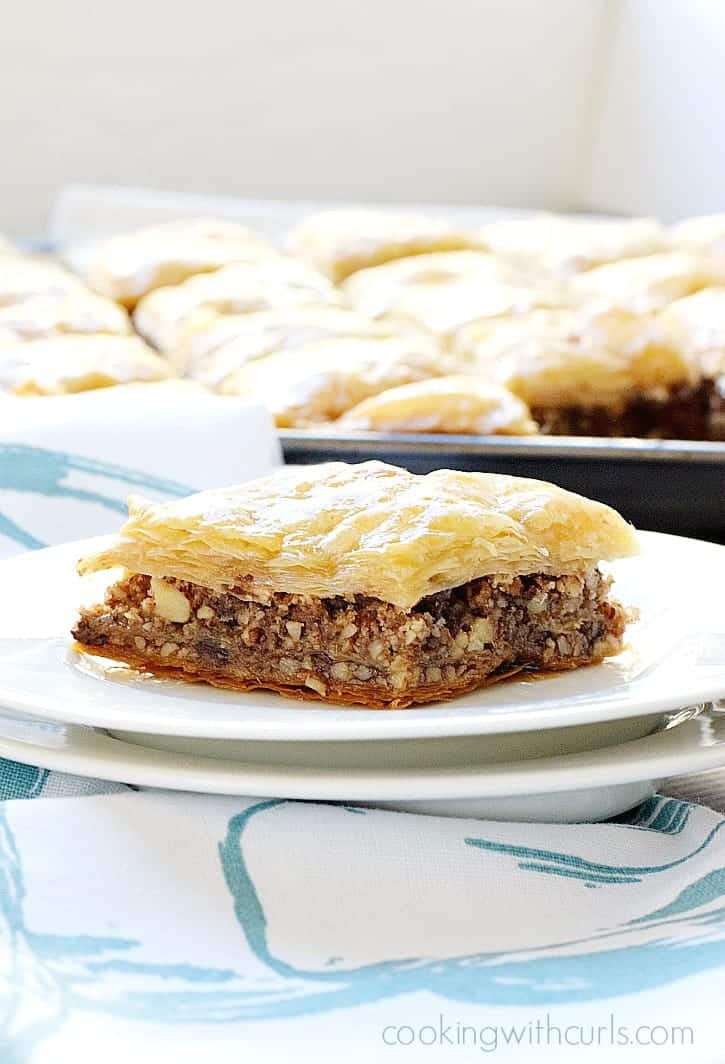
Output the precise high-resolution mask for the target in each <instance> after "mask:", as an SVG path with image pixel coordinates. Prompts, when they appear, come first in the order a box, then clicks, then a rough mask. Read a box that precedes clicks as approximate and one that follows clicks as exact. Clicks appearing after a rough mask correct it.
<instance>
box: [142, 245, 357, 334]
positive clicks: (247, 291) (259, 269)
mask: <svg viewBox="0 0 725 1064" xmlns="http://www.w3.org/2000/svg"><path fill="white" fill-rule="evenodd" d="M340 302H341V296H340V294H339V293H338V292H337V290H336V289H335V287H334V286H333V285H332V284H331V283H330V281H328V280H327V278H326V277H323V276H322V274H321V273H318V271H317V270H314V269H312V267H310V266H307V265H305V263H303V262H299V260H297V259H293V258H288V257H285V256H283V255H267V256H265V257H263V258H261V259H260V260H259V261H258V262H243V263H234V264H232V265H231V266H224V267H222V269H220V270H214V271H213V272H211V273H203V274H199V275H198V276H196V277H190V278H189V279H188V280H187V281H184V282H183V283H182V284H178V285H170V286H166V287H164V288H157V289H155V290H154V291H153V292H150V293H149V294H148V295H147V296H144V298H143V299H142V300H140V302H139V303H138V305H137V307H136V309H135V311H134V314H133V321H134V325H135V326H136V328H137V329H138V331H139V332H140V333H141V335H142V336H143V337H144V338H145V339H146V340H148V341H149V343H151V344H153V345H154V347H156V348H158V349H159V350H160V351H164V352H167V351H173V350H174V348H175V346H176V343H177V340H178V338H179V336H180V334H181V331H182V330H183V326H184V323H185V322H186V321H187V320H188V319H189V318H190V317H191V316H192V315H193V314H194V313H195V312H196V311H200V310H211V311H216V312H217V313H219V314H249V313H252V312H254V311H262V310H270V309H274V308H284V307H295V306H325V305H328V306H334V305H336V304H339V303H340Z"/></svg>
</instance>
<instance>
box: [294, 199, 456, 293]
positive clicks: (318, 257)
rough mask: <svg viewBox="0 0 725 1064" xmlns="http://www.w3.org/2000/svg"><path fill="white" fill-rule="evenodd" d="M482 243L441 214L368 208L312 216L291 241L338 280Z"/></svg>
mask: <svg viewBox="0 0 725 1064" xmlns="http://www.w3.org/2000/svg"><path fill="white" fill-rule="evenodd" d="M476 246H477V241H476V238H475V237H474V236H473V235H471V234H469V233H466V232H465V231H464V230H463V229H460V228H456V227H454V226H452V225H450V224H449V223H448V222H446V221H443V220H441V219H438V218H426V217H422V216H421V215H418V214H408V213H402V212H401V213H394V212H392V211H383V210H370V209H362V208H359V209H340V210H329V211H323V212H322V213H321V214H315V215H312V216H311V217H309V218H307V219H305V221H303V222H301V223H300V224H299V225H298V226H297V228H296V229H294V230H293V231H292V233H291V234H290V237H289V242H288V248H289V250H290V251H291V253H292V254H294V255H298V256H299V257H300V258H303V259H305V260H306V261H307V262H310V263H311V264H312V265H313V266H315V267H316V268H317V269H318V270H321V271H322V272H323V273H324V274H326V275H327V276H328V277H329V278H331V280H333V281H335V282H336V283H339V282H340V281H344V280H345V278H346V277H349V276H350V274H352V273H355V272H357V271H358V270H363V269H367V268H368V267H371V266H379V265H381V264H382V263H385V262H392V261H393V260H395V259H403V258H407V257H409V256H412V255H421V254H425V253H427V252H433V251H458V250H461V249H464V248H470V247H476Z"/></svg>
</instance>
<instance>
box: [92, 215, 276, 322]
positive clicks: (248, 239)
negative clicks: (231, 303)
mask: <svg viewBox="0 0 725 1064" xmlns="http://www.w3.org/2000/svg"><path fill="white" fill-rule="evenodd" d="M275 254H276V251H275V249H274V247H273V246H272V244H271V243H270V242H269V241H268V240H266V239H265V238H264V237H263V236H260V235H259V234H258V233H253V232H252V231H251V230H250V229H247V228H246V226H243V225H238V224H237V223H236V222H229V221H224V220H219V219H214V218H187V219H182V220H179V221H173V222H163V223H161V224H160V225H151V226H147V227H146V228H143V229H136V230H134V231H133V232H130V233H121V234H120V235H118V236H114V237H111V238H110V239H109V240H105V241H101V242H100V243H99V244H98V246H97V247H96V248H95V250H94V253H93V256H92V258H91V260H90V263H89V266H88V270H87V279H88V283H89V284H90V286H91V287H92V288H94V289H95V290H96V291H97V292H100V293H101V295H104V296H109V297H110V298H111V299H115V300H117V302H119V303H123V305H124V306H126V307H129V308H132V307H134V306H135V305H136V303H138V301H139V299H141V298H142V296H145V295H146V293H147V292H152V291H153V290H154V289H155V288H161V287H162V286H163V285H173V284H180V283H181V281H185V280H186V279H187V277H192V276H193V275H194V274H196V273H206V272H207V271H209V270H218V269H220V268H221V267H222V266H227V265H229V263H231V262H255V261H257V260H258V259H260V258H261V257H263V256H266V255H275Z"/></svg>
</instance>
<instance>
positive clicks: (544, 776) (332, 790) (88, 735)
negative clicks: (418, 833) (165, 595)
mask: <svg viewBox="0 0 725 1064" xmlns="http://www.w3.org/2000/svg"><path fill="white" fill-rule="evenodd" d="M38 723H42V722H40V721H39V722H38ZM713 725H714V726H715V727H716V728H717V730H718V732H720V733H722V736H721V738H720V739H719V740H716V741H715V742H712V741H708V739H707V738H706V732H707V726H709V728H710V729H711V728H712V727H713ZM63 728H64V729H65V731H66V733H70V738H71V742H72V744H73V745H72V747H71V746H70V745H69V744H68V743H67V742H66V743H65V744H64V746H62V747H56V746H42V745H38V744H36V743H33V742H30V741H24V740H18V739H9V738H7V737H6V736H4V735H3V734H2V720H0V756H2V757H11V758H13V759H14V760H16V761H21V762H23V763H26V764H33V765H37V766H38V767H41V768H48V769H50V770H51V771H59V772H68V773H71V774H74V775H81V776H85V777H86V778H96V779H104V780H106V781H108V782H119V783H131V784H136V785H138V786H144V787H161V788H164V789H173V790H181V791H183V790H192V791H196V792H199V793H207V794H213V793H216V794H222V793H226V794H236V795H245V794H248V795H249V796H250V797H266V796H270V797H277V798H287V799H288V800H312V801H350V802H365V801H381V802H383V801H397V800H407V801H423V800H446V799H450V800H456V799H458V800H460V799H473V798H495V797H502V798H504V797H514V796H526V795H532V794H565V793H569V792H574V791H593V790H596V789H599V788H604V787H617V786H626V785H628V784H632V783H638V782H647V781H659V780H662V779H664V778H667V777H671V776H675V775H679V776H681V775H687V774H691V773H693V772H704V771H707V770H709V769H717V768H722V767H725V715H723V714H721V713H720V714H712V713H710V712H708V711H707V710H705V711H704V712H703V713H702V714H701V716H700V717H699V718H694V719H691V720H687V721H684V722H683V723H681V724H679V725H677V726H675V727H672V728H669V729H665V730H664V731H659V732H656V733H654V734H652V735H647V736H643V737H642V738H639V739H633V740H630V741H628V742H626V743H621V744H613V745H611V746H607V747H601V748H599V749H597V750H592V751H580V752H577V753H572V754H565V755H559V756H555V757H550V758H536V759H532V760H530V761H521V762H507V763H503V762H502V763H497V764H495V765H483V766H465V765H461V766H449V767H447V768H445V769H438V768H436V769H432V768H426V769H391V770H388V771H387V772H382V771H378V772H376V771H374V770H367V769H366V770H363V771H361V770H355V772H354V773H351V770H350V769H349V768H341V769H328V770H320V769H317V768H309V767H305V768H302V769H300V768H293V767H291V766H289V765H280V766H270V765H267V764H264V765H260V764H254V763H249V762H246V763H245V762H230V761H224V760H221V759H217V758H209V757H204V756H203V755H189V754H180V753H174V752H172V751H162V750H156V749H154V748H152V747H146V746H140V745H138V746H137V745H135V744H133V743H130V742H126V741H124V740H120V739H115V738H111V737H110V736H106V735H105V733H104V732H103V730H102V729H96V728H92V727H88V726H86V725H76V724H68V725H63ZM698 736H699V741H698ZM88 746H90V747H91V748H93V747H96V748H97V749H98V750H99V752H97V753H96V754H95V755H94V753H93V749H91V752H90V753H89V752H88V751H87V747H88ZM663 748H664V749H663ZM99 757H100V758H101V760H100V761H99ZM84 761H86V762H87V761H90V764H89V765H88V766H87V768H86V769H83V762H84ZM109 762H110V765H111V767H112V772H111V773H110V774H109V773H108V768H107V767H104V766H106V765H107V763H109ZM114 766H115V767H114ZM683 766H684V771H683ZM214 783H216V784H217V785H218V784H221V785H223V786H225V787H227V788H228V787H231V789H229V790H223V791H219V790H214V789H213V788H214ZM355 786H358V787H361V788H362V789H361V790H358V791H356V790H355ZM260 788H261V789H260ZM381 790H382V791H383V792H384V793H380V791H381ZM291 791H294V792H295V793H291ZM350 792H352V793H350Z"/></svg>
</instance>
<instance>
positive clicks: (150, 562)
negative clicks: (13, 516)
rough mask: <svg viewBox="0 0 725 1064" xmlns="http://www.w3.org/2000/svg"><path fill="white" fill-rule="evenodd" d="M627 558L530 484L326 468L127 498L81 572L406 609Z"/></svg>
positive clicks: (569, 497) (611, 529)
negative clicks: (120, 523)
mask: <svg viewBox="0 0 725 1064" xmlns="http://www.w3.org/2000/svg"><path fill="white" fill-rule="evenodd" d="M637 550H638V545H637V539H636V536H635V535H634V532H633V530H632V529H631V527H630V526H629V525H628V524H627V523H626V522H625V521H624V519H623V518H622V517H621V516H620V515H619V514H617V513H616V512H615V511H614V510H612V509H610V508H609V507H607V506H604V505H602V504H601V503H597V502H594V501H592V500H590V499H586V498H584V497H582V496H580V495H575V494H574V493H573V492H567V491H565V490H564V489H562V488H559V487H556V486H555V485H553V484H547V483H544V482H543V481H537V480H528V479H525V478H522V477H509V476H503V475H500V474H493V473H465V472H459V471H455V470H445V469H442V470H436V471H435V472H433V473H428V474H427V475H425V476H416V475H415V474H412V473H409V472H407V471H406V470H403V469H399V468H397V467H395V466H390V465H385V464H384V463H382V462H364V463H360V464H358V465H347V464H345V463H342V462H330V463H327V464H323V465H319V466H286V467H284V468H283V469H280V470H278V471H277V472H275V473H274V474H272V475H271V476H269V477H265V478H261V479H259V480H256V481H249V482H247V483H246V484H242V485H239V486H238V487H234V488H229V489H221V490H213V491H209V492H202V493H200V494H198V495H192V496H189V497H188V498H187V499H184V500H179V501H175V502H171V503H162V504H153V503H146V502H143V501H141V500H138V499H132V500H131V517H130V519H129V521H127V523H126V525H125V526H124V528H123V529H122V532H121V535H120V537H119V538H118V539H117V540H116V541H115V542H114V543H112V544H111V545H110V546H109V548H108V549H107V550H104V551H102V552H101V553H100V554H98V555H95V556H93V557H91V558H86V559H84V560H83V562H82V563H81V571H83V572H90V571H93V570H100V569H108V568H112V567H114V566H119V565H120V566H123V567H125V568H126V569H128V570H129V571H130V572H134V573H145V574H147V575H149V576H159V577H175V578H178V579H181V580H189V581H191V582H192V583H195V584H200V585H202V586H203V587H207V588H211V589H222V588H229V587H232V586H234V585H235V584H236V583H238V580H239V577H240V576H244V577H245V578H246V577H252V578H253V579H254V586H255V589H261V590H272V591H279V590H285V591H288V592H290V593H293V594H307V595H314V596H319V597H325V596H332V595H350V594H355V593H360V594H365V595H370V596H372V597H374V598H378V599H381V600H382V601H384V602H390V603H393V604H395V605H397V606H399V607H401V608H403V609H409V608H410V607H411V606H413V605H414V604H415V603H416V602H418V601H419V600H420V599H421V598H423V597H424V596H426V595H430V594H433V593H435V592H437V591H441V590H445V589H447V588H452V587H458V586H460V585H461V584H465V583H466V582H467V581H469V580H473V579H475V578H477V577H480V576H486V575H490V574H492V573H509V574H514V575H523V574H525V573H538V572H547V573H556V574H563V573H575V572H581V571H583V570H585V569H588V568H590V567H591V566H592V564H596V563H598V562H599V561H605V560H613V559H614V558H617V557H627V556H629V555H632V554H636V553H637Z"/></svg>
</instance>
